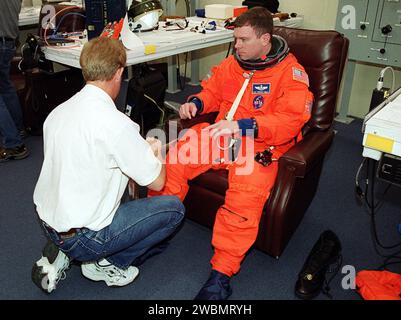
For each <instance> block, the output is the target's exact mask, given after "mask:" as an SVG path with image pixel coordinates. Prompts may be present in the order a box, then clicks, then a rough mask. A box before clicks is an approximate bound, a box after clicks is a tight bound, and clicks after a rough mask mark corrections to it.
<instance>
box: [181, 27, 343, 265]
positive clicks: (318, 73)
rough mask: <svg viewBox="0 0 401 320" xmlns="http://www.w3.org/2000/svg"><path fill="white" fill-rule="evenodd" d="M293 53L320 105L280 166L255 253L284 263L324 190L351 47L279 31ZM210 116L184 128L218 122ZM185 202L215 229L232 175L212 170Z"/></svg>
mask: <svg viewBox="0 0 401 320" xmlns="http://www.w3.org/2000/svg"><path fill="white" fill-rule="evenodd" d="M274 33H275V34H278V35H281V36H282V37H284V38H285V39H286V40H287V42H288V44H289V47H290V50H291V52H292V53H293V54H294V55H295V56H296V57H297V59H298V61H299V62H300V63H301V64H302V65H303V66H304V67H305V69H306V71H307V73H308V75H309V78H310V89H311V91H312V92H313V94H314V97H315V101H314V105H313V108H312V117H311V119H310V120H309V122H308V123H307V124H306V125H305V126H304V128H303V135H304V139H303V140H302V141H300V142H299V143H297V144H296V145H295V146H294V147H292V148H291V149H290V150H289V151H288V152H287V153H286V154H284V155H283V156H282V157H281V158H280V160H279V170H278V175H277V178H276V182H275V185H274V187H273V189H272V191H271V194H270V197H269V199H268V201H267V202H266V204H265V208H264V210H263V214H262V218H261V221H260V225H259V233H258V237H257V240H256V242H255V247H256V248H258V249H260V250H262V251H264V252H266V253H268V254H270V255H272V256H274V257H276V258H278V257H279V256H280V255H281V254H282V253H283V251H284V248H285V247H286V245H287V243H288V241H289V240H290V238H291V236H292V234H293V233H294V232H295V230H296V228H297V227H298V225H299V223H300V221H301V220H302V218H303V216H304V214H305V212H306V210H307V209H308V207H309V205H310V203H311V201H312V199H313V197H314V195H315V193H316V190H317V187H318V182H319V177H320V173H321V170H322V165H323V160H324V157H325V154H326V152H327V151H328V150H329V148H330V146H331V144H332V141H333V138H334V132H333V129H332V123H333V120H334V114H335V110H336V108H335V107H336V101H337V96H338V91H339V88H340V82H341V78H342V74H343V70H344V65H345V63H346V59H347V53H348V45H349V41H348V39H347V38H345V37H344V36H343V35H341V34H340V33H338V32H336V31H312V30H302V29H293V28H286V27H276V28H275V30H274ZM215 116H216V114H207V115H201V116H198V117H196V118H195V119H192V120H185V121H182V122H181V126H182V127H183V128H187V127H189V126H191V125H193V124H194V123H195V122H194V120H195V121H196V122H199V121H206V122H213V121H214V117H215ZM189 184H190V189H189V192H188V194H187V197H186V199H185V202H184V204H185V207H186V212H187V217H188V218H189V219H191V220H194V221H196V222H198V223H200V224H203V225H206V226H208V227H212V226H213V223H214V219H215V214H216V211H217V209H218V208H219V207H220V206H221V205H222V204H223V203H224V196H225V192H226V189H227V187H228V184H227V172H226V171H224V170H221V171H213V170H210V171H208V172H206V173H204V174H202V175H200V176H199V177H197V178H195V179H193V180H191V181H190V182H189Z"/></svg>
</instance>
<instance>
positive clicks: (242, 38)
mask: <svg viewBox="0 0 401 320" xmlns="http://www.w3.org/2000/svg"><path fill="white" fill-rule="evenodd" d="M272 31H273V20H272V16H271V13H270V12H269V11H268V10H267V9H265V8H262V7H254V8H252V9H250V10H248V11H246V12H245V13H243V14H242V15H241V16H239V17H238V18H237V19H236V21H235V28H234V37H235V53H234V54H233V55H232V56H230V57H228V58H227V59H225V60H224V61H223V62H222V63H221V64H220V65H218V66H216V67H214V68H213V69H212V75H211V77H210V78H209V79H207V80H204V81H203V82H202V87H203V89H202V91H201V92H200V93H198V94H196V95H194V96H191V97H189V98H188V100H187V103H185V104H183V105H182V106H181V107H180V117H181V119H191V118H192V117H194V116H195V115H196V114H204V113H208V112H213V111H218V112H219V113H218V116H217V119H216V121H215V123H214V124H212V125H209V124H208V123H202V124H198V125H196V126H194V127H192V130H190V131H191V132H187V134H186V135H185V136H184V137H183V138H182V139H180V140H179V142H178V143H177V144H176V146H175V147H173V148H170V150H169V154H168V155H167V159H166V163H167V164H166V170H167V181H166V185H165V187H164V189H163V190H162V194H169V195H176V196H178V197H179V198H180V199H181V200H183V199H184V198H185V196H186V194H187V191H188V184H187V181H188V180H190V179H193V178H195V177H196V176H198V175H199V174H201V173H203V172H206V171H207V170H209V169H222V168H224V169H227V170H228V172H229V179H228V181H229V188H228V190H227V193H226V196H225V203H224V205H223V206H221V207H220V208H219V210H218V211H217V215H216V221H215V224H214V228H213V239H212V245H213V247H214V255H213V258H212V259H211V265H212V272H211V274H210V277H209V279H208V280H207V282H206V283H205V285H204V286H203V287H202V289H201V290H200V292H199V293H198V295H197V296H196V297H195V299H199V300H225V299H227V298H228V297H229V296H230V295H231V293H232V289H231V286H230V282H229V281H230V278H231V276H232V275H234V274H235V273H237V272H238V271H239V269H240V264H241V261H242V260H243V258H244V257H245V254H246V252H247V251H248V250H249V248H250V247H251V246H252V244H253V243H254V241H255V239H256V236H257V233H258V226H259V220H260V217H261V213H262V209H263V206H264V204H265V202H266V200H267V198H268V197H269V194H270V190H271V188H272V186H273V184H274V181H275V179H276V175H277V168H278V165H277V161H275V160H277V159H278V158H279V157H280V156H281V155H282V154H283V153H285V152H286V151H287V150H288V149H289V148H290V147H291V146H293V145H294V143H295V141H296V140H298V141H299V140H300V139H302V136H301V128H302V127H303V126H304V124H305V123H306V122H307V121H308V120H309V118H310V112H311V107H312V103H313V96H312V94H311V92H310V91H309V89H308V87H309V79H308V75H307V74H306V72H305V70H304V68H303V67H302V66H301V65H300V64H299V63H298V62H297V60H296V58H295V57H294V56H293V55H292V54H291V53H289V48H288V45H287V43H286V41H285V40H284V39H283V38H281V37H280V36H276V35H272ZM241 89H244V90H245V91H244V92H243V94H242V96H241ZM238 99H240V102H239V105H238V107H237V109H236V111H235V110H234V111H235V113H234V114H233V112H234V111H231V114H230V109H232V106H233V105H234V107H233V108H235V104H236V103H235V100H238ZM193 130H194V131H193ZM194 132H195V133H197V135H196V136H197V137H198V139H196V140H195V141H194V139H192V137H193V136H194ZM205 132H207V139H205V134H204V133H205ZM227 134H229V135H230V136H232V137H235V136H236V137H239V138H238V139H237V140H234V139H233V140H230V139H228V140H227V139H226V140H224V141H228V142H227V143H222V142H221V139H222V136H227ZM206 140H210V144H208V142H209V141H206ZM232 141H234V142H235V141H237V142H238V141H239V142H240V145H241V146H242V152H241V151H240V152H239V156H238V158H237V160H235V157H231V158H230V159H231V160H234V161H229V160H230V159H226V157H219V155H220V153H221V152H223V151H226V149H228V147H230V146H231V145H232V143H231V142H232ZM202 143H203V146H204V145H205V143H206V145H207V148H208V149H207V150H208V151H209V155H210V154H211V153H212V151H215V149H216V148H220V151H217V152H214V155H217V157H215V156H212V157H210V158H209V160H210V161H203V160H204V159H202V161H200V160H199V158H198V160H199V161H198V163H191V162H189V163H183V162H182V161H181V162H180V157H178V161H176V163H174V162H175V161H171V160H172V153H175V154H176V155H177V153H178V155H179V154H180V149H185V150H187V151H188V150H191V146H188V144H193V146H198V147H199V148H198V149H199V150H200V151H201V150H202V147H201V145H202ZM251 143H252V149H249V148H250V146H251ZM234 147H235V145H234ZM244 148H247V149H248V151H249V150H252V154H250V155H249V152H247V155H245V156H244V155H243V154H244ZM203 150H204V147H203ZM263 151H268V152H271V153H272V156H271V158H272V159H273V162H272V163H271V164H270V165H269V164H268V163H269V162H270V161H267V163H264V164H261V163H260V162H257V161H255V155H256V154H257V153H258V152H263ZM202 152H203V151H202ZM225 154H227V153H225ZM244 157H245V158H244ZM239 158H242V159H243V160H244V161H241V163H239V162H238V159H239ZM206 162H207V163H206ZM250 165H251V170H246V166H250ZM239 169H243V172H242V174H241V172H240V171H239ZM152 194H154V193H152Z"/></svg>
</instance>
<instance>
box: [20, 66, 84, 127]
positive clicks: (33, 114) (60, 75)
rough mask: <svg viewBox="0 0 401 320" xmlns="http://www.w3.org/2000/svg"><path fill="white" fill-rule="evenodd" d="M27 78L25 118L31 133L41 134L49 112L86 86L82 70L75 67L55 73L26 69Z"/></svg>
mask: <svg viewBox="0 0 401 320" xmlns="http://www.w3.org/2000/svg"><path fill="white" fill-rule="evenodd" d="M25 79H26V88H27V93H26V97H25V101H24V103H23V118H24V125H25V128H26V129H27V131H28V132H29V133H30V134H31V135H41V134H42V130H43V123H44V121H45V119H46V117H47V116H48V115H49V113H50V112H51V111H52V110H53V109H54V108H55V107H57V106H58V105H59V104H61V103H63V102H64V101H66V100H68V99H69V98H71V97H72V96H73V95H74V94H75V93H77V92H78V91H79V90H81V88H82V87H83V86H84V80H83V77H82V73H81V70H80V69H75V68H73V69H70V70H64V71H60V72H53V73H51V72H45V71H43V70H40V69H37V68H36V69H33V70H28V71H26V72H25Z"/></svg>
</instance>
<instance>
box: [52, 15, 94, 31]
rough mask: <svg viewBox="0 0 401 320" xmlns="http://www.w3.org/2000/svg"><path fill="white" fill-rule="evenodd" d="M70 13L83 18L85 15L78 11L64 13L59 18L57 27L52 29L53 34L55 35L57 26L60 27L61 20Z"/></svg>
mask: <svg viewBox="0 0 401 320" xmlns="http://www.w3.org/2000/svg"><path fill="white" fill-rule="evenodd" d="M71 15H76V16H80V17H83V18H85V19H86V16H85V15H84V14H82V13H79V12H68V13H66V14H65V15H63V16H62V17H61V19H60V21H59V23H58V25H57V27H56V28H55V29H54V31H53V35H55V34H56V33H57V31H58V28H60V26H61V23H62V22H63V20H64V19H65V17H68V16H71Z"/></svg>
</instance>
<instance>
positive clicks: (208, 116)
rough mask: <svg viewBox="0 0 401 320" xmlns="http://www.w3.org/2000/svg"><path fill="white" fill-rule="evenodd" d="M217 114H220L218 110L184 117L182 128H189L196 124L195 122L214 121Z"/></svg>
mask: <svg viewBox="0 0 401 320" xmlns="http://www.w3.org/2000/svg"><path fill="white" fill-rule="evenodd" d="M217 115H218V112H210V113H205V114H200V115H196V116H195V117H194V118H192V119H182V120H181V127H182V129H188V128H190V127H192V126H194V125H195V124H198V123H202V122H208V123H213V122H214V120H215V119H216V117H217Z"/></svg>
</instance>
